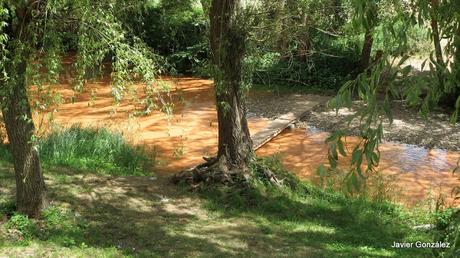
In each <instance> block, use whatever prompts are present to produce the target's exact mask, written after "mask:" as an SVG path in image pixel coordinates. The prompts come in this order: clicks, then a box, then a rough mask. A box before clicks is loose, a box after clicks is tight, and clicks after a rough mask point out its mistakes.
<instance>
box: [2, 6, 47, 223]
mask: <svg viewBox="0 0 460 258" xmlns="http://www.w3.org/2000/svg"><path fill="white" fill-rule="evenodd" d="M16 14H17V19H18V22H17V24H21V25H22V26H11V28H10V29H11V30H10V37H11V38H12V39H13V40H17V41H21V40H27V32H26V31H24V30H23V28H26V27H27V24H28V23H29V22H31V19H30V17H31V16H30V12H29V10H28V9H27V8H18V9H17V10H16ZM20 37H21V38H20ZM25 45H27V44H25ZM26 48H27V47H26ZM10 52H11V55H12V56H14V64H13V63H12V64H9V65H8V67H7V69H8V74H9V79H8V81H6V82H4V84H3V85H1V87H2V88H3V89H2V91H1V92H2V94H3V96H1V97H2V99H4V103H2V104H3V105H2V113H3V119H4V121H5V127H6V131H7V135H8V140H9V143H10V144H9V146H10V150H11V154H12V156H13V163H14V171H15V177H16V208H17V211H18V212H20V213H23V214H26V215H28V216H30V217H38V216H39V215H40V212H41V210H42V209H43V208H44V207H45V206H46V205H47V201H46V188H45V181H44V179H43V175H42V171H41V168H40V159H39V156H38V151H37V149H36V147H35V146H34V143H33V142H32V140H33V135H34V132H35V126H34V124H33V121H32V112H31V108H30V103H29V101H28V97H27V87H26V86H27V85H26V83H27V81H26V68H27V62H28V61H29V60H28V59H29V54H28V51H27V50H24V49H20V50H17V48H15V47H14V46H13V47H12V49H10Z"/></svg>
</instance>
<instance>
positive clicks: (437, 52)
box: [431, 0, 444, 65]
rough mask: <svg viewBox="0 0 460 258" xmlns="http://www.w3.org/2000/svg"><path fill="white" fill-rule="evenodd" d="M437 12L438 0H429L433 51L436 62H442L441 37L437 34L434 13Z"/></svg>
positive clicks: (436, 21)
mask: <svg viewBox="0 0 460 258" xmlns="http://www.w3.org/2000/svg"><path fill="white" fill-rule="evenodd" d="M437 12H438V0H431V30H432V34H433V43H434V52H435V55H436V62H438V64H441V65H442V64H444V58H443V56H442V47H441V39H440V36H439V25H438V18H437V15H436V13H437Z"/></svg>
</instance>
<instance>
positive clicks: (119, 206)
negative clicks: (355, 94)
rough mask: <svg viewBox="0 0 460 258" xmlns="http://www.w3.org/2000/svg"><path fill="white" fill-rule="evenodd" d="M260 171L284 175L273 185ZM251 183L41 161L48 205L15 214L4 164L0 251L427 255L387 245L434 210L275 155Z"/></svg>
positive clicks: (408, 236)
mask: <svg viewBox="0 0 460 258" xmlns="http://www.w3.org/2000/svg"><path fill="white" fill-rule="evenodd" d="M261 168H270V169H271V170H272V171H274V172H275V173H276V174H277V175H278V177H280V178H286V179H285V180H284V182H285V183H286V187H283V188H276V187H274V186H272V185H271V184H269V183H267V182H266V181H265V180H264V179H263V174H262V173H261V171H262V170H261ZM252 169H253V171H254V173H255V175H256V177H255V179H254V180H253V181H252V182H251V187H250V188H245V189H241V188H240V189H239V188H230V187H215V188H208V189H207V190H206V191H204V192H200V193H190V192H188V191H187V189H186V188H182V187H175V186H172V185H170V184H168V183H167V182H165V181H164V180H163V179H161V178H160V179H157V180H154V181H152V180H149V179H148V178H146V177H129V178H124V177H120V178H117V177H106V176H103V175H101V174H91V173H86V174H85V175H84V176H82V175H81V174H80V172H79V171H74V170H72V169H65V170H63V169H62V168H51V167H45V171H44V174H45V177H46V181H47V186H48V193H49V197H50V199H51V200H52V206H51V207H50V208H48V209H46V210H45V211H43V218H42V219H41V220H30V219H28V218H25V217H24V216H21V215H17V214H15V213H14V204H13V203H12V201H11V200H12V198H13V195H12V190H13V189H14V176H13V171H12V167H11V165H6V166H5V165H0V178H1V180H0V193H1V195H0V256H6V257H18V256H19V257H21V256H24V255H25V254H32V257H431V256H432V254H431V250H429V249H393V248H391V244H392V243H393V241H398V242H402V241H408V242H415V241H418V240H419V241H424V242H430V241H432V239H433V235H432V233H425V232H422V231H416V230H413V229H412V226H413V225H417V224H425V223H430V222H431V221H430V219H431V218H432V217H431V216H426V214H422V213H415V212H414V211H410V210H407V209H405V208H402V207H399V206H395V205H392V204H388V203H383V202H381V203H374V202H369V201H367V200H365V199H350V198H347V197H345V196H344V195H342V194H339V193H333V192H327V191H323V190H321V189H318V188H317V187H315V186H312V185H310V184H308V183H306V182H301V181H299V180H298V179H297V178H296V177H294V176H292V175H291V174H289V173H288V171H286V170H284V169H283V168H282V166H281V163H280V162H279V160H277V159H276V158H269V159H262V160H259V162H258V163H257V165H254V166H253V167H252Z"/></svg>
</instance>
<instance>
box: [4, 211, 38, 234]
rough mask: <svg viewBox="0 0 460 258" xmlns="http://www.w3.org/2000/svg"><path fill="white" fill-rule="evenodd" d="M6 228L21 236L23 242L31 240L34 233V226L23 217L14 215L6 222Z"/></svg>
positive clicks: (17, 214)
mask: <svg viewBox="0 0 460 258" xmlns="http://www.w3.org/2000/svg"><path fill="white" fill-rule="evenodd" d="M6 228H7V229H10V230H17V231H18V232H20V233H21V234H22V238H23V239H24V240H28V239H30V238H32V236H33V235H34V232H35V224H34V223H33V222H32V221H31V220H30V219H29V218H28V217H27V216H25V215H22V214H19V213H14V214H13V216H11V218H10V220H8V222H7V224H6Z"/></svg>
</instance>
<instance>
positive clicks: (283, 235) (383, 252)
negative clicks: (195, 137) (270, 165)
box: [204, 186, 432, 257]
mask: <svg viewBox="0 0 460 258" xmlns="http://www.w3.org/2000/svg"><path fill="white" fill-rule="evenodd" d="M271 191H272V192H271ZM204 196H205V198H206V199H207V200H208V202H207V204H206V207H207V208H208V209H209V210H212V211H214V212H217V213H218V214H220V216H222V217H247V218H250V219H251V220H253V221H254V222H255V223H256V224H257V226H258V227H259V228H260V229H261V230H262V231H265V232H266V233H267V234H268V235H272V236H276V237H278V238H279V239H282V241H284V243H285V244H286V245H289V246H290V248H295V247H298V246H310V247H313V248H315V249H320V250H323V252H322V254H323V255H324V256H325V257H432V254H431V251H430V250H427V249H425V250H423V249H393V248H391V246H392V245H393V242H411V241H414V242H415V241H417V240H422V241H423V240H425V241H430V240H431V238H430V236H429V235H428V234H425V233H421V232H414V231H413V230H412V229H411V228H410V227H409V223H408V222H407V221H405V219H404V215H401V213H400V211H398V209H397V208H396V207H395V206H392V205H389V204H381V205H380V204H376V203H369V202H367V201H363V200H350V199H346V198H345V197H343V196H340V195H336V194H329V193H326V192H321V191H319V190H317V189H315V188H313V187H309V186H306V189H304V192H303V193H280V192H279V191H277V190H274V191H273V190H268V191H259V190H249V191H247V190H245V191H243V192H240V193H237V194H234V193H229V191H228V190H222V189H220V190H217V189H214V190H212V191H209V192H207V193H205V194H204Z"/></svg>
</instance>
